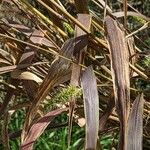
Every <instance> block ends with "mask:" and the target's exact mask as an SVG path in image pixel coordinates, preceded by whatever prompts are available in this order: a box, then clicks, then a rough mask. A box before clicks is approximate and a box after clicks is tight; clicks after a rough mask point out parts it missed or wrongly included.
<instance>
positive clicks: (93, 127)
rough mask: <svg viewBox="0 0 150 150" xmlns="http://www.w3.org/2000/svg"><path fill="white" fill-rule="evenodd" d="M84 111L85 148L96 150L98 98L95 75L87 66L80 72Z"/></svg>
mask: <svg viewBox="0 0 150 150" xmlns="http://www.w3.org/2000/svg"><path fill="white" fill-rule="evenodd" d="M81 85H82V88H83V99H84V112H85V119H86V145H85V149H93V150H96V145H97V138H98V130H99V98H98V91H97V83H96V77H95V75H94V72H93V68H92V67H91V66H90V67H88V68H87V69H86V70H85V71H84V72H83V74H82V77H81Z"/></svg>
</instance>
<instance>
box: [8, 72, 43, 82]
mask: <svg viewBox="0 0 150 150" xmlns="http://www.w3.org/2000/svg"><path fill="white" fill-rule="evenodd" d="M11 77H12V78H14V79H19V80H32V81H35V82H36V83H42V79H41V78H39V77H38V76H37V75H35V74H34V73H32V72H29V71H21V70H15V71H13V72H12V73H11Z"/></svg>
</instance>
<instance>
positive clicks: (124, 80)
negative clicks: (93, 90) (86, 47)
mask: <svg viewBox="0 0 150 150" xmlns="http://www.w3.org/2000/svg"><path fill="white" fill-rule="evenodd" d="M105 27H106V32H107V39H108V42H109V45H110V54H111V70H112V78H113V87H114V97H115V104H116V110H117V113H118V117H119V120H120V141H119V149H121V150H126V147H127V140H126V135H127V119H128V115H129V101H130V78H129V54H128V49H127V46H126V41H125V35H124V34H123V31H121V29H120V28H119V27H118V25H117V22H116V21H115V20H113V19H112V18H111V17H106V21H105ZM112 33H113V34H112Z"/></svg>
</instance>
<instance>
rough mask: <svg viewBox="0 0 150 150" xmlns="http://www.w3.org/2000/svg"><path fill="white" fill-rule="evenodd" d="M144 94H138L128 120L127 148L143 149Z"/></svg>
mask: <svg viewBox="0 0 150 150" xmlns="http://www.w3.org/2000/svg"><path fill="white" fill-rule="evenodd" d="M143 106H144V99H143V94H140V95H138V97H137V98H136V100H135V101H134V103H133V106H132V110H131V112H130V115H129V120H128V134H127V139H128V146H127V149H131V150H132V149H133V150H134V149H136V150H142V137H143Z"/></svg>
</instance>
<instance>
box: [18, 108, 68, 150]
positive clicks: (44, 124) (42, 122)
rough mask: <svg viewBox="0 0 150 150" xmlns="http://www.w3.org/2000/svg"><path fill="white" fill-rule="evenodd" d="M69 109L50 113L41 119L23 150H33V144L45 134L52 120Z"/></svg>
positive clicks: (23, 145)
mask: <svg viewBox="0 0 150 150" xmlns="http://www.w3.org/2000/svg"><path fill="white" fill-rule="evenodd" d="M67 109H68V108H62V109H56V110H53V111H51V112H49V113H47V114H46V115H45V116H43V117H41V118H40V119H39V120H38V121H37V122H36V123H34V124H33V125H32V126H31V128H30V130H29V132H28V134H27V136H26V139H25V140H24V142H23V143H22V145H21V150H32V148H33V144H34V143H35V141H36V140H37V138H38V137H40V135H41V134H42V133H43V132H44V130H45V129H46V127H47V126H48V125H49V124H50V123H51V122H52V120H53V119H54V118H55V117H56V116H58V115H59V114H61V113H62V112H64V111H67Z"/></svg>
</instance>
